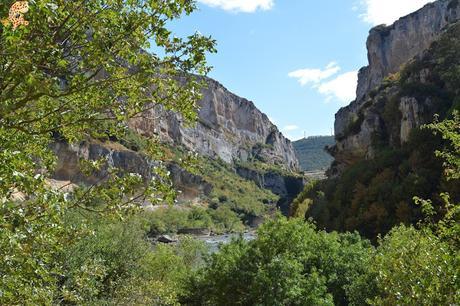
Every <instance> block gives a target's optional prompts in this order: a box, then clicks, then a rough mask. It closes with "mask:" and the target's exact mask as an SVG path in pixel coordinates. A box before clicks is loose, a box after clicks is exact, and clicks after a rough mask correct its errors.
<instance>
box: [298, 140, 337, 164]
mask: <svg viewBox="0 0 460 306" xmlns="http://www.w3.org/2000/svg"><path fill="white" fill-rule="evenodd" d="M292 144H293V145H294V150H295V152H296V155H297V159H298V160H299V164H300V168H301V169H302V170H304V171H317V170H326V169H327V168H329V167H330V165H331V163H332V161H333V160H334V159H333V158H332V156H331V155H329V154H328V153H327V152H326V151H325V150H324V148H325V147H326V146H328V147H330V146H333V145H334V144H335V140H334V136H312V137H308V138H304V139H301V140H297V141H294V142H293V143H292Z"/></svg>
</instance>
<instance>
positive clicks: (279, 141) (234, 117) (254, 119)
mask: <svg viewBox="0 0 460 306" xmlns="http://www.w3.org/2000/svg"><path fill="white" fill-rule="evenodd" d="M206 83H207V87H206V88H204V89H203V98H202V100H201V101H200V102H199V107H200V109H199V113H198V117H199V119H198V122H197V123H196V124H193V125H188V124H186V123H184V122H183V121H182V119H181V117H180V116H178V115H177V114H174V113H172V112H165V111H163V110H160V109H153V110H151V111H149V112H150V113H149V114H147V115H146V116H144V118H140V119H136V120H132V121H131V122H130V126H131V127H132V128H133V129H134V130H135V131H136V132H138V133H140V134H143V135H147V136H153V135H159V136H160V138H161V140H162V141H166V142H169V143H171V144H176V145H182V146H184V147H186V148H187V149H189V150H192V151H195V152H197V153H199V154H201V155H204V156H209V157H212V158H220V159H222V160H224V161H225V162H227V163H232V162H234V161H246V160H247V159H248V158H250V157H256V158H258V159H259V160H261V161H263V162H266V163H270V164H276V165H281V166H283V167H285V168H287V169H289V170H297V169H298V161H297V157H296V155H295V153H294V148H293V146H292V144H291V141H290V140H288V139H287V138H285V137H284V136H283V135H282V134H281V132H280V131H279V130H278V128H277V127H276V126H275V125H274V124H273V123H272V122H271V121H270V120H269V119H268V117H267V116H266V115H265V114H264V113H262V112H261V111H260V110H259V109H257V108H256V107H255V106H254V104H253V103H252V102H250V101H248V100H246V99H244V98H241V97H238V96H237V95H235V94H233V93H231V92H230V91H228V90H227V89H226V88H225V87H224V86H222V85H221V84H219V83H218V82H217V81H214V80H212V79H206Z"/></svg>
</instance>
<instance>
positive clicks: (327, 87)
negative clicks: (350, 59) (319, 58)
mask: <svg viewBox="0 0 460 306" xmlns="http://www.w3.org/2000/svg"><path fill="white" fill-rule="evenodd" d="M357 84H358V71H350V72H346V73H344V74H341V75H339V76H337V77H336V78H335V79H333V80H331V81H328V82H325V83H322V84H320V85H319V86H318V87H317V89H318V92H319V93H321V94H323V95H325V96H326V101H327V102H328V101H330V100H332V99H334V98H335V99H337V100H339V101H340V102H342V103H344V104H345V103H349V102H351V101H352V100H354V99H355V98H356V85H357Z"/></svg>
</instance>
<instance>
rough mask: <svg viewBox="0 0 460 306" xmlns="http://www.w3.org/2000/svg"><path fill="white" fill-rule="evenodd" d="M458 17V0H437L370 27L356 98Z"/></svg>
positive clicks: (434, 37)
mask: <svg viewBox="0 0 460 306" xmlns="http://www.w3.org/2000/svg"><path fill="white" fill-rule="evenodd" d="M459 18H460V1H458V0H440V1H435V2H433V3H429V4H427V5H426V6H425V7H423V8H421V9H420V10H418V11H416V12H414V13H412V14H410V15H408V16H405V17H403V18H401V19H399V20H398V21H396V22H395V23H394V24H393V25H391V26H378V27H375V28H373V29H372V30H371V31H370V33H369V37H368V39H367V50H368V60H369V66H367V67H364V68H362V69H361V70H360V72H359V80H358V88H357V100H361V99H362V98H363V97H364V96H365V95H366V94H368V93H369V92H370V91H371V90H372V89H374V88H375V87H377V86H379V85H380V83H381V82H382V80H383V79H384V78H385V77H386V76H388V75H389V74H392V73H396V72H398V71H399V70H400V68H401V66H402V65H404V64H405V63H406V62H407V61H408V60H410V59H412V58H414V57H415V56H419V55H421V54H422V53H423V52H424V51H425V50H426V49H428V48H429V47H430V45H431V44H432V43H433V42H434V41H435V40H437V39H438V38H439V35H440V34H441V33H442V32H443V30H444V28H445V27H446V26H447V25H448V24H451V23H453V22H455V21H457V20H459Z"/></svg>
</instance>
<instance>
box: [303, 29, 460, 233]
mask: <svg viewBox="0 0 460 306" xmlns="http://www.w3.org/2000/svg"><path fill="white" fill-rule="evenodd" d="M459 37H460V25H458V24H456V25H453V26H451V27H450V28H449V29H448V31H447V32H446V33H445V34H444V35H443V37H442V38H441V39H440V40H439V41H438V42H436V43H434V44H433V46H432V47H431V48H430V49H429V50H428V51H427V53H426V54H425V55H424V57H423V58H421V59H419V60H414V61H413V62H411V63H409V64H408V65H406V66H405V67H404V69H403V70H402V71H401V73H399V74H398V75H397V76H395V77H393V78H389V79H387V80H386V83H385V86H383V87H382V88H381V90H382V91H381V92H380V93H378V94H376V96H375V97H374V100H378V101H374V103H379V104H381V103H382V102H384V104H383V105H384V107H383V111H382V114H381V119H382V122H383V125H384V127H385V129H384V132H383V133H376V134H375V135H374V137H373V138H374V142H373V144H372V148H373V150H372V152H373V155H374V156H373V158H371V159H364V158H363V159H360V160H357V161H355V162H354V163H353V164H351V165H349V166H348V168H346V169H345V170H344V172H343V174H342V175H341V176H340V177H339V178H333V179H329V180H326V181H324V182H321V183H320V184H318V185H317V186H316V188H312V189H311V191H310V192H309V193H308V194H306V193H304V197H303V199H300V202H305V201H306V199H310V202H312V203H310V205H309V211H308V216H311V217H313V218H314V219H315V220H316V221H317V222H318V225H319V226H320V227H327V228H329V229H335V230H358V231H359V232H360V233H361V234H363V235H365V236H366V237H369V238H372V239H375V238H376V237H377V235H378V234H383V233H387V232H388V231H390V230H391V228H392V227H393V226H395V225H398V224H400V223H404V224H415V223H416V222H417V221H418V220H420V218H421V210H420V208H419V207H417V206H416V205H415V204H414V203H413V199H412V198H413V197H414V196H422V197H425V198H431V199H433V202H434V203H435V204H436V205H435V206H436V207H437V211H438V212H439V213H440V214H441V215H442V210H443V209H442V203H443V201H442V199H441V197H439V194H440V192H442V191H448V192H450V194H451V196H452V198H453V199H455V200H456V199H459V197H460V190H459V184H458V181H453V180H449V181H448V180H446V179H445V178H444V176H443V168H442V161H441V159H439V158H438V157H437V156H435V154H434V152H435V151H436V150H440V149H442V148H443V147H444V146H445V145H446V142H445V141H443V139H442V138H441V137H440V136H439V135H433V133H432V132H431V131H429V130H427V129H413V130H412V131H411V134H410V136H409V139H408V141H407V142H404V143H402V142H401V139H400V131H401V119H402V117H401V112H400V109H399V103H400V100H401V98H402V97H415V98H416V99H417V101H418V102H417V103H419V104H420V105H424V104H423V103H428V104H429V107H428V106H427V107H424V106H420V111H419V112H418V113H417V116H419V120H420V121H421V122H431V121H432V120H433V118H434V115H435V114H437V116H438V118H440V119H444V118H448V117H449V116H451V115H452V112H453V111H454V110H455V109H459V104H458V99H459V96H460V93H459V91H458V88H459V85H460V80H459V78H458V73H457V72H458V69H459V67H460V57H459V53H458V50H460V39H459ZM387 87H392V88H393V91H395V89H396V93H395V94H391V96H388V95H389V93H388V91H386V90H385V88H387ZM426 101H429V102H426Z"/></svg>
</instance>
